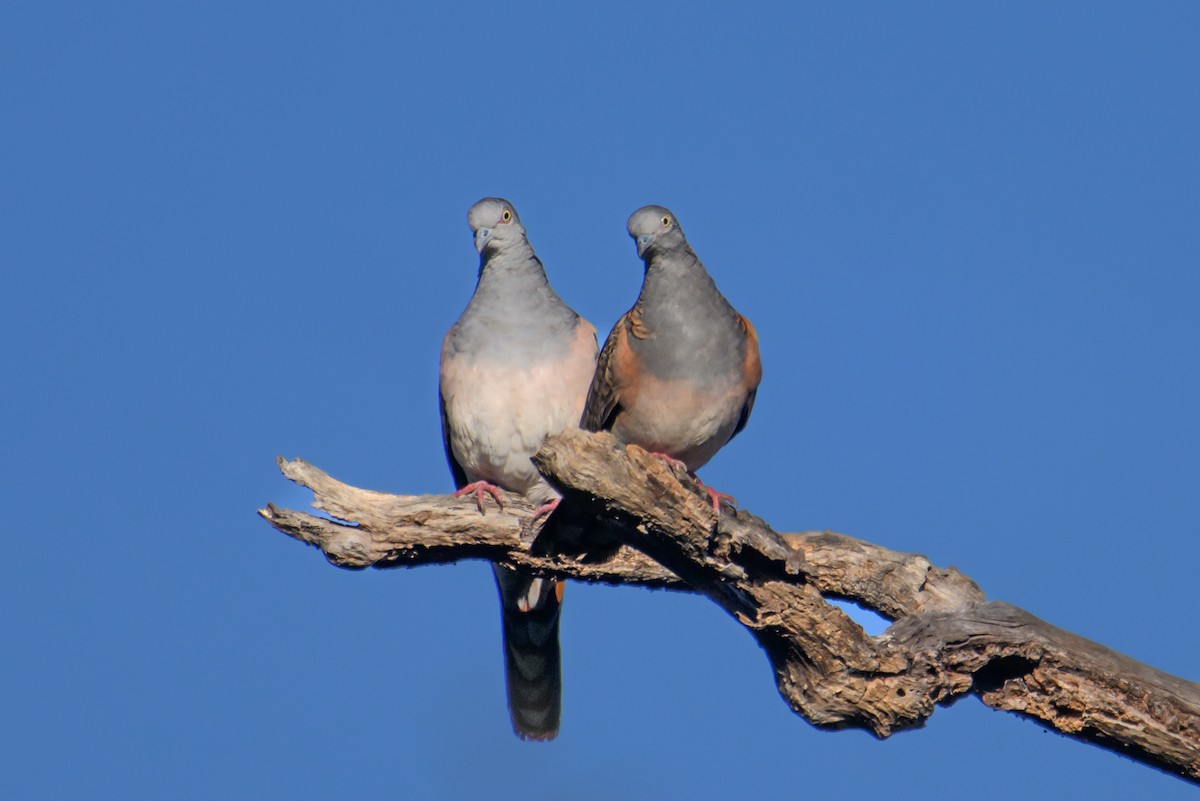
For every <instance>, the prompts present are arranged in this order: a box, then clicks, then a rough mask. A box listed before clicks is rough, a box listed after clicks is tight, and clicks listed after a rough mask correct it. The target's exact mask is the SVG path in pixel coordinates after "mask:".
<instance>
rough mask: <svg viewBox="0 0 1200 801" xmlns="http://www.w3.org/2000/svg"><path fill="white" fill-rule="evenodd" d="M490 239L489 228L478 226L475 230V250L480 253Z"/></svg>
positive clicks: (490, 230) (490, 232)
mask: <svg viewBox="0 0 1200 801" xmlns="http://www.w3.org/2000/svg"><path fill="white" fill-rule="evenodd" d="M490 241H492V229H491V228H480V229H479V230H478V231H476V232H475V250H477V251H479V252H480V253H482V252H483V249H484V248H485V247H487V243H488V242H490Z"/></svg>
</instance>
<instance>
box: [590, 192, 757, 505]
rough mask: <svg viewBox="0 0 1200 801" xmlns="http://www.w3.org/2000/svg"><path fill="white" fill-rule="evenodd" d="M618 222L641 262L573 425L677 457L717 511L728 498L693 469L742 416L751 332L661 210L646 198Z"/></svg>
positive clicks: (749, 398) (751, 388)
mask: <svg viewBox="0 0 1200 801" xmlns="http://www.w3.org/2000/svg"><path fill="white" fill-rule="evenodd" d="M627 227H628V230H629V235H630V236H631V237H632V238H633V240H634V241H635V242H636V243H637V252H638V256H640V257H641V258H642V260H643V261H644V262H645V268H646V271H645V277H644V279H643V281H642V290H641V293H640V294H639V295H638V299H637V302H636V303H634V305H633V308H631V309H630V310H629V311H628V312H626V313H625V314H624V315H623V316H622V317H621V318H620V319H619V320H618V321H617V323H616V325H614V326H613V329H612V332H611V333H609V335H608V339H607V340H605V343H604V348H603V349H602V350H601V352H600V360H599V363H598V365H597V368H596V375H595V377H594V378H593V379H592V384H591V387H590V388H589V390H588V397H587V403H586V405H585V406H584V412H583V417H582V418H581V419H580V427H581V428H583V429H584V430H587V431H603V430H607V431H611V432H612V434H613V436H614V437H616V439H617V441H619V442H621V443H622V444H630V443H632V444H635V445H639V446H641V447H643V448H645V449H646V450H647V451H650V452H651V453H654V454H655V455H658V456H661V457H663V458H664V459H666V460H667V461H668V462H671V463H682V466H683V468H684V469H685V470H686V471H687V472H688V473H689V474H690V475H691V476H692V477H693V478H695V479H696V480H697V482H699V483H700V486H701V487H703V488H704V490H705V492H706V493H707V494H708V497H709V498H710V500H711V501H712V505H713V511H714V512H716V513H718V514H720V511H721V506H720V505H721V502H722V501H728V502H733V497H732V496H730V495H727V494H725V493H723V492H717V491H716V490H714V489H713V488H711V487H709V486H707V485H705V484H704V483H703V482H701V481H700V480H699V478H698V477H696V471H697V470H699V469H700V468H701V467H703V466H704V465H705V464H707V463H708V461H709V460H710V459H712V457H713V456H714V455H715V454H716V453H717V451H719V450H720V449H721V448H722V447H724V446H725V444H726V443H727V442H729V440H730V439H732V438H733V437H734V436H736V435H737V434H738V433H739V432H740V431H741V430H742V429H744V428H745V427H746V423H747V421H748V420H749V419H750V412H751V410H752V409H753V408H754V399H755V396H756V394H757V392H758V385H759V382H760V381H761V380H762V362H761V358H760V356H759V349H758V334H757V333H756V332H755V330H754V326H752V325H751V324H750V321H749V320H747V319H746V318H745V317H743V316H742V315H740V314H738V312H737V311H735V310H734V308H733V306H731V305H730V304H729V301H727V300H726V299H725V297H724V296H723V295H722V294H721V293H720V291H719V290H718V289H717V285H716V283H715V282H714V281H713V279H712V277H711V276H710V275H709V274H708V271H707V270H705V268H704V265H703V264H702V263H701V261H700V259H699V258H697V256H696V253H695V251H693V250H692V248H691V246H690V245H689V244H688V241H687V239H686V238H685V237H684V235H683V229H682V228H680V227H679V221H678V220H677V219H676V218H675V215H674V214H672V213H671V212H670V210H668V209H666V208H663V207H662V206H645V207H643V208H640V209H638V210H637V211H635V212H634V213H633V214H632V215H631V216H630V218H629V223H628V226H627Z"/></svg>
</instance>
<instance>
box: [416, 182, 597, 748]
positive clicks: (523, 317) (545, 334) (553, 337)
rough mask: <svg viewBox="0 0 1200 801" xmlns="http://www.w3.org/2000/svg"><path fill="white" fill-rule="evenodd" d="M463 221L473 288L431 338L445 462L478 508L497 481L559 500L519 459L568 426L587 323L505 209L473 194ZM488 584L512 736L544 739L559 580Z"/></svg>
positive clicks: (585, 364)
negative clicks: (494, 596) (497, 609)
mask: <svg viewBox="0 0 1200 801" xmlns="http://www.w3.org/2000/svg"><path fill="white" fill-rule="evenodd" d="M467 221H468V223H469V225H470V227H471V231H472V232H473V233H474V236H475V248H476V250H478V251H479V276H478V281H477V283H476V285H475V292H474V294H473V295H472V297H471V300H470V302H469V303H468V304H467V308H466V310H465V311H463V313H462V315H461V316H460V317H459V318H458V321H457V322H455V323H454V325H453V326H451V328H450V330H449V331H448V332H447V333H446V337H445V339H444V340H443V343H442V353H441V365H440V381H439V389H440V399H441V413H442V438H443V442H444V444H445V448H446V459H447V461H448V462H449V464H450V470H451V472H452V473H453V475H454V483H455V485H456V486H457V487H458V492H457V493H456V494H457V495H464V494H471V495H473V496H474V498H475V502H476V503H477V504H478V506H479V509H480V512H481V513H482V512H483V510H484V503H485V495H486V494H490V495H492V496H493V497H494V498H495V499H496V502H497V503H499V502H500V496H499V495H498V494H497V490H498V488H500V489H505V490H508V491H510V492H516V493H520V494H521V495H524V496H525V497H526V498H528V499H529V500H530V501H531V502H533V503H535V504H539V505H540V506H539V508H538V511H537V513H536V514H537V515H540V514H544V513H546V512H548V511H550V510H552V509H553V508H554V507H555V506H556V505H557V503H558V500H559V496H558V494H557V493H556V492H555V490H554V489H553V488H551V487H550V485H549V484H547V483H546V481H545V479H543V478H542V477H541V476H540V475H539V474H538V472H537V470H535V469H534V467H533V464H532V463H531V462H530V457H531V456H533V455H534V454H535V453H536V452H537V450H538V449H539V448H540V447H541V445H542V443H543V441H545V439H546V437H547V436H549V435H550V434H555V433H558V432H559V431H562V430H563V429H565V428H568V427H574V426H576V425H578V422H579V419H580V416H581V413H582V411H583V404H584V400H585V399H586V397H587V391H588V386H589V384H590V382H591V380H592V376H593V374H594V372H595V367H596V358H597V350H598V348H597V340H596V329H595V328H594V327H593V326H592V325H591V324H590V323H589V322H587V320H584V319H583V318H582V317H580V316H579V315H578V314H576V313H575V312H574V311H573V310H572V309H571V308H570V307H569V306H567V304H566V303H564V302H563V301H562V299H561V298H560V297H559V296H558V294H557V293H556V292H555V291H554V289H552V288H551V286H550V282H549V280H548V279H547V278H546V271H545V269H544V267H543V266H542V262H541V261H540V260H539V259H538V257H537V256H536V255H535V254H534V251H533V247H532V246H531V245H530V244H529V240H528V238H527V236H526V232H525V228H524V226H522V224H521V219H520V217H518V216H517V211H516V209H515V208H513V205H512V204H511V203H509V202H508V201H507V200H503V199H501V198H494V197H489V198H484V199H483V200H480V201H479V202H478V203H476V204H475V205H473V206H472V207H471V209H470V211H469V212H468V214H467ZM493 572H494V573H495V577H496V585H497V587H498V589H499V591H500V605H501V620H502V625H503V639H504V654H505V675H506V682H507V687H508V705H509V711H510V714H511V717H512V725H513V731H514V732H515V733H516V734H517V735H518V736H519V737H521V738H522V739H531V740H549V739H551V738H553V737H554V736H555V735H556V734H557V733H558V728H559V722H560V717H561V704H562V700H561V695H562V668H561V663H560V653H559V642H558V630H559V619H560V609H561V604H562V598H563V587H564V584H563V582H562V581H558V580H554V579H548V578H538V577H535V576H532V575H529V574H527V573H524V572H522V571H520V570H512V569H510V568H506V567H503V566H501V565H495V564H494V565H493Z"/></svg>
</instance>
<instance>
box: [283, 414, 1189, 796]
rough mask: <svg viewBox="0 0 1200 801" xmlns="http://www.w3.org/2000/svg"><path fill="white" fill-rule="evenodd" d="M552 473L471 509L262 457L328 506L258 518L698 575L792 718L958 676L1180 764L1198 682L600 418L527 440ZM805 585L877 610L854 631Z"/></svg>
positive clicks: (966, 684) (339, 547)
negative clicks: (717, 482) (522, 491)
mask: <svg viewBox="0 0 1200 801" xmlns="http://www.w3.org/2000/svg"><path fill="white" fill-rule="evenodd" d="M534 463H535V464H536V465H537V467H538V469H539V470H540V471H541V472H542V473H543V475H545V476H546V477H547V479H548V480H550V481H551V482H552V483H554V485H555V486H556V487H557V488H558V489H559V490H560V491H562V492H563V502H562V504H561V505H560V506H559V509H558V511H556V512H555V513H554V514H553V515H552V516H551V517H550V519H549V521H547V520H546V519H544V518H543V519H542V520H540V521H538V522H537V523H531V518H532V512H533V508H532V506H530V504H529V503H527V502H526V501H525V500H524V499H523V498H521V497H520V496H518V495H514V494H511V493H508V494H504V495H503V498H504V508H503V510H502V511H496V510H494V507H491V506H490V502H489V507H488V508H487V509H486V514H481V512H480V510H479V509H477V508H476V507H475V504H474V503H472V502H469V501H468V500H465V499H462V498H454V497H453V496H447V495H422V496H404V495H389V494H386V493H380V492H371V491H368V490H362V489H357V488H354V487H350V486H348V485H346V484H342V483H341V482H339V481H337V480H336V479H333V478H331V477H330V476H328V475H327V474H325V473H323V472H322V471H320V470H318V469H317V468H316V467H313V466H312V465H310V464H308V463H306V462H304V461H302V460H298V459H297V460H294V461H286V460H284V459H282V458H281V459H279V466H280V469H281V470H282V471H283V473H284V475H285V476H287V477H288V478H289V479H291V480H292V481H295V482H296V483H298V484H301V485H303V486H305V487H308V488H309V489H311V490H312V491H313V494H314V501H313V506H314V507H315V508H316V509H318V510H321V511H324V512H326V513H327V514H329V515H330V516H331V517H332V518H334V519H327V518H324V517H318V516H315V515H310V514H305V513H303V512H294V511H289V510H285V509H279V508H277V507H275V506H273V505H268V506H267V508H266V509H263V510H260V512H259V514H260V515H262V516H263V517H264V518H265V519H266V520H267V521H268V522H270V523H271V525H273V526H274V527H275V528H277V529H279V530H280V531H282V532H284V533H286V534H289V535H290V536H292V537H295V538H296V539H299V540H302V541H304V542H307V543H309V544H310V545H315V546H316V547H318V548H320V549H321V550H322V551H324V552H325V554H326V557H327V558H328V559H329V561H330V562H332V563H333V564H335V565H337V566H339V567H345V568H352V569H354V568H365V567H381V568H382V567H401V566H411V565H418V564H431V563H446V562H454V561H458V560H460V559H474V558H478V559H488V560H491V561H496V562H502V563H505V564H508V565H512V566H519V567H524V568H529V569H532V570H536V571H540V572H544V573H546V574H554V575H560V576H566V577H570V578H574V579H578V580H581V581H599V582H606V583H620V584H640V585H645V586H651V587H663V588H669V589H676V590H685V591H692V592H698V593H701V594H703V595H705V596H707V597H708V598H710V599H711V600H713V601H714V602H716V603H717V604H719V605H721V606H722V607H723V608H724V609H726V610H727V611H728V612H729V613H730V614H732V615H734V616H735V617H736V618H737V619H738V620H739V621H741V623H742V624H743V625H745V626H746V627H747V628H749V629H750V631H751V632H752V633H753V634H754V636H755V637H756V638H757V640H758V642H759V643H760V644H761V645H762V647H763V649H764V650H765V651H766V653H767V656H768V658H769V659H770V660H771V664H772V666H773V667H774V669H775V676H776V683H777V686H778V688H779V692H780V694H781V695H782V696H783V698H784V700H786V701H787V702H788V704H789V705H790V706H791V707H792V709H793V710H795V711H796V712H797V713H799V714H800V715H802V716H803V717H804V718H805V719H806V720H808V721H809V722H811V723H813V724H815V725H817V726H822V727H827V728H845V727H856V728H864V729H867V730H869V731H871V732H874V733H875V734H876V735H877V736H879V737H886V736H888V735H890V734H892V733H893V732H896V731H899V730H902V729H906V728H913V727H916V726H920V725H922V724H923V723H924V721H925V719H926V718H927V717H928V716H929V715H930V714H931V713H932V712H933V710H934V707H935V706H936V705H937V704H939V703H944V702H947V701H949V700H951V699H953V698H955V697H958V696H961V695H964V694H967V693H971V694H974V695H977V696H978V697H979V698H980V700H982V701H983V703H985V704H987V705H988V706H991V707H993V708H995V709H1004V710H1010V711H1013V712H1017V713H1019V714H1022V715H1025V716H1027V717H1030V718H1033V719H1035V720H1037V721H1039V722H1041V723H1043V724H1045V725H1048V726H1051V727H1053V728H1055V729H1057V730H1058V731H1060V732H1062V733H1064V734H1067V735H1069V736H1072V737H1076V738H1079V739H1082V740H1086V741H1089V742H1094V743H1097V744H1099V745H1101V746H1104V747H1106V748H1109V749H1111V750H1114V751H1117V752H1119V753H1122V754H1124V755H1126V756H1129V757H1131V758H1133V759H1137V760H1140V761H1142V762H1145V763H1147V764H1149V765H1152V766H1154V767H1156V768H1159V769H1161V770H1164V771H1167V772H1169V773H1173V774H1175V775H1178V776H1180V777H1182V778H1185V779H1187V780H1189V781H1192V782H1195V783H1200V685H1198V684H1195V683H1193V682H1189V681H1185V680H1183V679H1180V678H1177V677H1175V676H1171V675H1169V674H1167V673H1163V672H1161V671H1158V670H1155V669H1154V668H1151V667H1149V666H1147V665H1144V664H1141V663H1140V662H1137V661H1135V660H1133V659H1130V658H1129V657H1127V656H1124V655H1122V654H1119V653H1117V652H1115V651H1111V650H1109V649H1108V648H1105V647H1104V646H1102V645H1098V644H1097V643H1094V642H1091V641H1089V640H1086V639H1084V638H1082V637H1079V636H1076V635H1074V634H1071V633H1070V632H1067V631H1063V630H1062V629H1058V628H1056V627H1054V626H1052V625H1050V624H1049V623H1046V622H1045V621H1042V620H1039V619H1038V618H1036V617H1034V616H1033V615H1031V614H1029V613H1028V612H1025V611H1023V610H1021V609H1018V608H1017V607H1014V606H1012V605H1010V604H1006V603H1002V602H987V601H986V599H985V597H984V594H983V592H982V591H981V590H980V589H979V587H978V586H977V585H976V584H975V583H974V582H973V581H971V580H970V579H969V578H967V577H966V576H964V575H963V574H962V573H960V572H959V571H958V570H956V569H955V568H953V567H951V568H948V569H941V568H937V567H935V566H933V565H931V564H930V563H929V561H928V560H927V559H926V558H925V557H923V556H920V555H917V554H909V553H901V552H897V551H892V550H889V549H887V548H883V547H880V546H878V545H872V544H870V543H867V542H863V541H862V540H857V539H854V538H852V537H847V536H844V535H841V534H834V533H832V532H804V533H799V534H778V533H776V532H775V531H773V530H772V529H771V528H770V527H769V526H768V525H767V524H766V523H764V522H763V521H762V520H760V519H758V518H757V517H755V516H754V515H752V514H749V513H748V512H745V511H741V512H738V513H737V514H736V515H734V514H722V515H721V516H720V518H719V519H718V517H717V515H715V514H714V513H713V510H712V507H711V506H710V505H709V504H708V503H707V502H706V500H705V499H704V498H703V496H702V494H701V493H700V492H699V491H698V489H697V488H696V487H695V485H694V483H693V482H692V481H691V479H689V478H687V477H686V476H683V475H676V474H675V473H673V472H672V470H671V469H670V468H669V467H668V466H667V465H666V464H665V463H664V462H663V461H662V460H660V459H657V458H655V457H652V456H650V455H648V454H647V453H646V452H645V451H643V450H642V449H640V448H637V447H635V446H630V447H627V448H626V447H622V446H620V445H618V444H617V442H616V441H615V440H614V439H613V438H612V437H611V436H610V435H607V434H587V433H584V432H582V431H567V432H564V433H563V434H561V435H558V436H556V437H552V438H550V439H549V440H548V441H547V442H546V445H545V446H544V447H543V449H542V450H541V452H539V453H538V455H537V456H536V457H535V458H534ZM824 596H830V597H839V598H845V599H849V600H852V601H854V602H856V603H858V604H860V605H862V606H864V607H866V608H868V609H873V610H875V611H876V612H878V613H880V614H881V615H883V616H885V617H886V618H888V619H890V620H892V621H894V622H893V624H892V625H891V627H890V628H888V630H887V631H885V632H884V633H883V634H881V635H879V636H876V637H871V636H868V635H867V634H866V633H865V632H864V631H863V630H862V628H861V627H860V626H859V625H858V624H857V623H855V622H854V621H853V620H851V619H850V618H849V617H848V616H847V615H845V614H844V613H843V612H842V611H841V610H840V609H838V608H837V607H835V606H833V605H831V604H829V603H828V602H827V601H826V599H825V597H824Z"/></svg>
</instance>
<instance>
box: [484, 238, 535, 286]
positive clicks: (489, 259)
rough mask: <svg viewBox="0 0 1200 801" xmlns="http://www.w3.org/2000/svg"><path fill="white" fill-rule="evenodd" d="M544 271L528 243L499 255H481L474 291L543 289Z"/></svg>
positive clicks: (507, 249)
mask: <svg viewBox="0 0 1200 801" xmlns="http://www.w3.org/2000/svg"><path fill="white" fill-rule="evenodd" d="M549 283H550V281H549V279H547V278H546V268H545V267H543V266H542V262H541V260H540V259H539V258H538V257H537V256H536V255H534V252H533V248H531V247H530V246H529V245H528V243H524V247H519V246H512V247H508V248H505V249H504V250H502V251H499V252H494V253H485V254H484V255H482V256H481V257H480V259H479V279H478V281H477V283H476V286H475V290H476V291H479V290H484V291H489V290H491V291H499V290H506V291H518V292H519V291H524V292H527V291H529V290H530V289H533V288H537V287H542V286H547V285H548V284H549Z"/></svg>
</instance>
